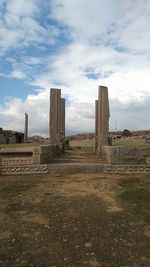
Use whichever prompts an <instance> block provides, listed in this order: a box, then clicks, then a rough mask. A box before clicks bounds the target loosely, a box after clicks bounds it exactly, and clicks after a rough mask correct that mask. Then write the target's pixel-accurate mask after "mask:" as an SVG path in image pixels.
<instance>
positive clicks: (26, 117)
mask: <svg viewBox="0 0 150 267" xmlns="http://www.w3.org/2000/svg"><path fill="white" fill-rule="evenodd" d="M27 141H28V114H27V113H25V127H24V143H27Z"/></svg>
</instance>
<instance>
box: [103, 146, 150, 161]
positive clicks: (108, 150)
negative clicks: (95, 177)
mask: <svg viewBox="0 0 150 267" xmlns="http://www.w3.org/2000/svg"><path fill="white" fill-rule="evenodd" d="M103 155H104V158H105V159H106V160H107V162H108V163H110V164H117V165H119V164H125V165H132V164H133V165H138V164H140V165H143V164H150V148H148V147H135V148H132V147H121V146H120V147H119V146H103Z"/></svg>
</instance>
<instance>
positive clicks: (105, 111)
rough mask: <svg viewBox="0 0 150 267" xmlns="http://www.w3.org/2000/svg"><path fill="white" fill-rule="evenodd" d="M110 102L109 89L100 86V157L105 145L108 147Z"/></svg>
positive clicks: (98, 151)
mask: <svg viewBox="0 0 150 267" xmlns="http://www.w3.org/2000/svg"><path fill="white" fill-rule="evenodd" d="M109 117H110V112H109V100H108V88H107V87H105V86H99V91H98V150H97V153H98V155H99V156H101V155H102V147H103V145H108V133H109Z"/></svg>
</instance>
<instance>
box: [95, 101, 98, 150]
mask: <svg viewBox="0 0 150 267" xmlns="http://www.w3.org/2000/svg"><path fill="white" fill-rule="evenodd" d="M97 146H98V100H95V152H96V153H97Z"/></svg>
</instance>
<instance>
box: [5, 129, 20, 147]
mask: <svg viewBox="0 0 150 267" xmlns="http://www.w3.org/2000/svg"><path fill="white" fill-rule="evenodd" d="M23 142H24V134H23V133H21V132H17V131H11V130H3V128H0V144H21V143H23Z"/></svg>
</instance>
